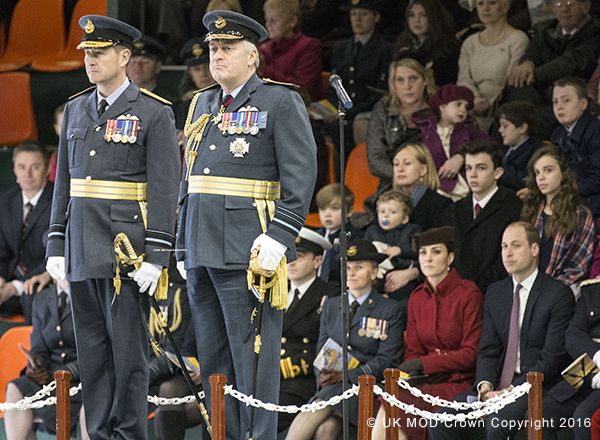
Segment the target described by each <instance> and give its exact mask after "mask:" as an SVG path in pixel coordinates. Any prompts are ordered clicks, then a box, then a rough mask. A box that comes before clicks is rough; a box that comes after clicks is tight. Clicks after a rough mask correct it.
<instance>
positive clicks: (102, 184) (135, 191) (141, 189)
mask: <svg viewBox="0 0 600 440" xmlns="http://www.w3.org/2000/svg"><path fill="white" fill-rule="evenodd" d="M147 188H148V184H147V183H146V182H115V181H112V180H87V179H71V192H70V195H71V197H88V198H92V199H107V200H136V201H138V202H144V201H146V199H147V192H148V191H147Z"/></svg>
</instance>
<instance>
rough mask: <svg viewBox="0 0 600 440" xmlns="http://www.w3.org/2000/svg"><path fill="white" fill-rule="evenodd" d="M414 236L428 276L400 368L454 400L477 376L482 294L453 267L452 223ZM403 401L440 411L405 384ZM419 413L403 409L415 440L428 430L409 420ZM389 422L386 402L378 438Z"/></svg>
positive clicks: (403, 421)
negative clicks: (411, 412) (414, 393)
mask: <svg viewBox="0 0 600 440" xmlns="http://www.w3.org/2000/svg"><path fill="white" fill-rule="evenodd" d="M415 241H416V243H417V246H418V249H419V264H420V266H421V271H422V272H423V275H425V277H426V280H425V282H424V283H423V284H422V285H421V286H419V287H417V288H416V289H415V290H414V291H413V293H412V295H411V297H410V299H409V301H408V322H407V326H406V356H405V357H404V362H403V363H402V364H400V366H399V368H400V370H402V371H404V372H406V373H408V374H409V375H410V377H411V379H409V383H410V384H411V385H412V386H417V388H419V389H420V390H421V391H422V392H423V393H425V394H430V395H433V396H438V397H441V398H443V399H450V398H452V397H453V396H456V395H457V394H460V393H461V392H463V391H466V390H467V389H468V388H469V387H470V386H471V385H472V382H473V378H474V376H475V362H476V359H477V346H478V344H479V336H480V335H481V329H482V325H483V295H482V294H481V292H480V291H479V289H478V288H477V286H476V285H475V283H473V282H471V281H467V280H463V279H462V278H461V277H460V275H458V272H456V270H454V269H452V268H451V265H452V261H453V260H454V253H453V241H454V229H453V228H452V227H449V226H445V227H442V228H435V229H429V230H428V231H425V232H423V233H421V234H418V235H416V236H415ZM399 400H401V401H403V402H405V403H407V404H411V405H415V406H416V407H417V408H419V409H423V410H427V411H435V407H433V406H432V405H430V404H428V403H426V402H425V401H424V400H422V399H418V398H415V397H414V396H413V395H412V394H410V392H408V391H405V390H403V389H401V390H400V395H399ZM415 417H416V416H412V415H409V414H405V413H403V412H401V414H400V421H399V426H400V430H401V431H403V432H404V434H405V435H406V437H407V438H408V439H410V440H413V439H415V440H416V439H426V438H427V429H426V428H425V427H421V426H419V420H412V421H411V422H409V420H410V419H413V418H415ZM384 422H385V423H384ZM389 424H390V421H386V417H385V410H384V407H383V406H380V407H379V412H378V413H377V419H376V423H375V429H374V431H373V439H384V438H385V430H384V426H386V425H389Z"/></svg>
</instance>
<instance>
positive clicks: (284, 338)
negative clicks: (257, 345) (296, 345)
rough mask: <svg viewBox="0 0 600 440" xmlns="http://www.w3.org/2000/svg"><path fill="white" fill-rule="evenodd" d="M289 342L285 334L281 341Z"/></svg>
mask: <svg viewBox="0 0 600 440" xmlns="http://www.w3.org/2000/svg"><path fill="white" fill-rule="evenodd" d="M286 342H287V338H286V337H285V336H284V337H283V338H281V343H282V344H285V343H286Z"/></svg>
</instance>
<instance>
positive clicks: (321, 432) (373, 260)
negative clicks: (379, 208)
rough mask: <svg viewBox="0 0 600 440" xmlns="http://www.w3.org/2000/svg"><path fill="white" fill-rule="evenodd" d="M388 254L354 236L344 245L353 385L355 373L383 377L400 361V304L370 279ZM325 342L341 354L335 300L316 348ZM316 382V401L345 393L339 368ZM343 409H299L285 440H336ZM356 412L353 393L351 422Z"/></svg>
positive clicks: (327, 309)
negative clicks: (302, 410)
mask: <svg viewBox="0 0 600 440" xmlns="http://www.w3.org/2000/svg"><path fill="white" fill-rule="evenodd" d="M386 258H387V255H385V254H380V253H378V252H377V249H375V246H373V245H372V244H371V243H369V242H368V241H366V240H356V241H355V242H354V243H353V244H351V245H350V246H349V247H348V263H347V271H348V273H347V285H348V291H349V295H348V301H349V303H350V312H349V313H350V317H349V319H350V333H349V337H348V351H349V354H350V355H352V356H353V358H354V362H356V361H357V362H358V364H357V365H356V366H354V368H352V366H353V365H352V364H353V361H352V359H351V360H350V361H349V366H350V370H349V372H348V379H349V380H350V382H351V383H352V384H357V383H358V376H360V375H362V374H369V375H373V376H375V377H376V379H377V380H378V381H381V380H382V379H383V371H384V370H385V369H386V368H390V367H392V366H394V365H398V363H399V362H400V360H401V359H402V334H403V332H404V326H405V317H404V314H403V312H402V310H401V308H400V304H399V303H397V302H395V301H392V300H389V299H387V298H384V297H383V296H381V295H379V294H378V293H377V292H375V290H374V289H373V282H374V281H375V279H376V278H377V266H378V264H379V263H380V262H382V261H383V260H385V259H386ZM344 298H345V297H344ZM326 343H327V345H328V346H329V345H330V344H332V343H335V344H337V345H338V346H340V348H339V350H340V351H339V352H336V353H337V356H341V344H342V307H341V304H340V302H339V298H334V299H330V300H329V301H327V303H326V304H325V307H324V310H323V312H322V314H321V324H320V330H319V342H318V344H317V350H318V351H319V352H320V351H321V349H322V348H323V346H324V345H325V344H326ZM318 357H319V356H317V358H318ZM315 362H317V361H315ZM311 367H312V366H311ZM318 381H319V390H318V391H317V394H316V395H315V396H314V397H313V399H312V400H313V401H314V402H316V401H326V400H328V399H330V398H332V397H333V396H338V395H340V394H342V392H343V386H342V373H341V371H339V370H336V369H329V370H328V369H325V368H322V369H321V371H320V374H319V377H318ZM341 407H342V404H339V405H337V406H335V407H333V406H328V407H326V408H324V409H321V410H318V411H315V412H306V413H300V414H299V415H298V416H296V418H295V419H294V421H293V422H292V425H291V426H290V430H289V431H288V434H287V437H286V439H288V440H303V439H306V440H309V439H312V438H315V439H330V438H336V436H337V434H338V433H339V431H340V428H341V425H340V423H341V422H340V418H339V414H341V409H342V408H341ZM357 413H358V399H357V398H356V397H353V398H352V399H351V400H350V421H351V422H352V423H355V422H356V421H357V420H358V414H357ZM313 435H314V437H313Z"/></svg>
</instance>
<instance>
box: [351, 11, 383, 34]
mask: <svg viewBox="0 0 600 440" xmlns="http://www.w3.org/2000/svg"><path fill="white" fill-rule="evenodd" d="M378 22H379V12H377V11H373V10H371V9H362V8H353V9H350V24H351V25H352V32H354V33H355V34H356V35H369V34H370V33H371V32H373V31H374V30H375V25H376V24H377V23H378Z"/></svg>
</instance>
